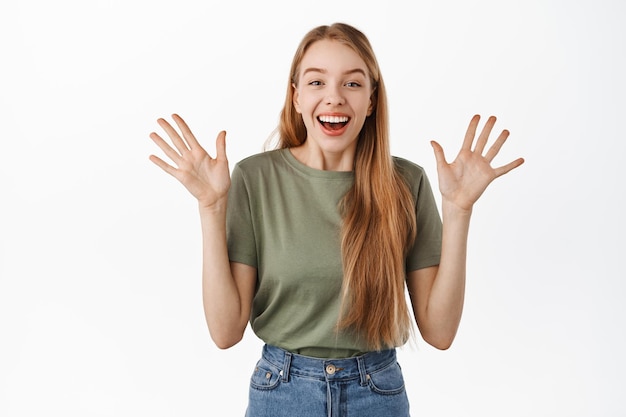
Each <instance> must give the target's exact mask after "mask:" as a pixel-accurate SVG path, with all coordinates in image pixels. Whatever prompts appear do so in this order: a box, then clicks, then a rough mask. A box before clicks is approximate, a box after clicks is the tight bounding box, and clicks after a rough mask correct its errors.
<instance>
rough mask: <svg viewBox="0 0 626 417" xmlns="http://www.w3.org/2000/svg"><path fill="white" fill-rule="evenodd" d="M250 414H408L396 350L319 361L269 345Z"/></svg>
mask: <svg viewBox="0 0 626 417" xmlns="http://www.w3.org/2000/svg"><path fill="white" fill-rule="evenodd" d="M246 417H409V401H408V398H407V395H406V391H405V388H404V379H403V377H402V371H401V369H400V365H399V364H398V362H397V360H396V351H395V350H394V349H392V350H384V351H382V352H369V353H366V354H364V355H362V356H357V357H354V358H346V359H319V358H311V357H308V356H302V355H296V354H293V353H290V352H287V351H285V350H283V349H280V348H278V347H275V346H269V345H265V346H264V347H263V354H262V356H261V359H260V360H259V361H258V363H257V365H256V367H255V369H254V372H253V374H252V377H251V379H250V394H249V402H248V409H247V411H246Z"/></svg>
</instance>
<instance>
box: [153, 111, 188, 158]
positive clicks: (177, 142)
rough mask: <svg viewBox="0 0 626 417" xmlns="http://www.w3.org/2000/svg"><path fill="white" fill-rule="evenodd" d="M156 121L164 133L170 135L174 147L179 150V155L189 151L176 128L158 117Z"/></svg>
mask: <svg viewBox="0 0 626 417" xmlns="http://www.w3.org/2000/svg"><path fill="white" fill-rule="evenodd" d="M157 123H158V124H159V126H161V127H162V128H163V130H165V133H167V135H168V136H169V137H170V139H171V140H172V143H173V144H174V146H176V149H178V152H180V154H181V155H183V154H184V153H185V152H188V151H189V148H188V147H187V144H186V143H185V142H184V141H183V140H182V138H181V137H180V135H179V134H178V132H177V131H176V129H174V128H173V127H172V125H171V124H169V123H168V122H167V120H165V119H163V118H159V119H158V120H157Z"/></svg>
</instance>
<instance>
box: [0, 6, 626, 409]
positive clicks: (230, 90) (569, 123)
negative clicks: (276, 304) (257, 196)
mask: <svg viewBox="0 0 626 417" xmlns="http://www.w3.org/2000/svg"><path fill="white" fill-rule="evenodd" d="M213 3H216V4H213ZM409 4H410V6H409ZM625 19H626V6H625V5H624V3H623V2H619V1H617V0H615V1H610V0H601V1H591V0H587V1H581V0H574V1H543V0H527V1H495V0H493V1H488V0H480V1H464V0H447V1H434V0H433V1H416V2H408V1H407V2H400V1H398V2H394V1H376V2H374V1H364V0H355V1H337V0H333V1H326V0H320V1H316V2H295V1H294V2H286V1H285V2H284V3H283V2H280V1H271V0H269V1H263V2H254V1H249V2H245V1H221V2H209V1H206V2H202V1H190V0H179V1H177V2H165V1H151V2H148V1H142V2H133V1H121V0H114V1H69V0H58V1H43V0H41V1H20V2H17V1H5V2H3V3H2V5H1V6H0V45H1V55H0V60H1V65H0V120H1V129H0V139H1V141H2V142H1V144H2V146H1V148H0V186H1V188H0V191H1V194H0V198H1V204H0V213H1V217H0V415H1V416H3V417H18V416H19V417H21V416H81V417H83V416H116V417H117V416H152V417H157V416H189V417H191V416H216V415H228V416H242V415H243V413H244V410H245V406H246V395H247V383H248V378H249V375H250V373H251V371H252V368H253V366H254V363H255V362H256V359H257V357H258V355H259V348H260V346H261V345H260V342H259V341H258V340H257V339H256V337H255V336H254V334H253V333H251V332H248V333H247V334H246V335H245V337H244V341H242V342H241V343H240V344H239V345H237V346H235V347H234V348H232V349H230V350H226V351H220V350H218V349H217V348H216V347H214V345H213V344H212V343H211V341H210V339H209V336H208V331H207V330H206V325H205V323H204V317H203V312H202V304H201V295H200V267H201V264H200V231H199V224H198V215H197V209H196V205H195V203H194V201H193V198H192V197H191V196H190V195H189V194H188V193H187V191H186V190H185V189H184V188H183V187H182V186H181V185H180V184H178V183H177V182H176V181H175V180H174V179H173V178H171V177H169V176H168V175H167V174H165V173H163V172H162V171H160V170H159V169H158V168H157V167H156V166H154V165H153V164H152V163H151V162H149V160H148V155H149V154H151V153H157V154H160V150H159V149H158V148H156V146H155V145H154V144H153V143H152V142H151V141H150V139H149V138H148V134H149V133H150V132H151V131H153V130H158V126H157V124H156V119H157V118H158V117H162V116H163V117H169V115H170V114H171V113H173V112H177V113H179V114H181V115H182V116H183V117H185V118H186V119H187V121H188V122H189V124H190V125H191V127H192V129H194V131H195V133H196V134H197V136H198V137H199V138H200V140H201V142H202V143H203V144H204V145H205V146H206V148H207V149H208V150H209V151H210V152H213V150H214V139H215V136H216V134H217V132H218V131H219V130H221V129H225V130H227V131H228V139H227V140H228V149H227V151H228V155H229V159H230V161H231V168H232V165H234V163H235V162H237V161H238V160H240V159H241V158H243V157H245V156H247V155H250V154H252V153H256V152H259V151H260V150H261V147H262V144H263V142H264V141H265V139H266V138H267V137H268V136H269V135H270V133H271V131H272V130H273V129H274V127H275V126H276V123H277V120H278V112H279V110H280V108H281V106H282V102H283V100H284V93H285V89H286V86H287V78H288V70H289V65H290V62H291V58H292V54H293V52H294V51H295V48H296V46H297V44H298V43H299V41H300V39H301V38H302V36H303V35H304V34H305V33H306V32H307V31H308V30H309V29H311V28H312V27H314V26H317V25H320V24H328V23H332V22H335V21H345V22H347V23H351V24H353V25H355V26H357V27H358V28H360V29H362V30H363V31H364V32H365V33H366V34H367V35H368V36H369V38H370V40H371V42H372V44H373V46H374V49H375V51H376V53H377V55H378V59H379V62H380V65H381V68H382V71H383V75H384V77H385V81H386V83H387V86H388V93H389V100H390V106H391V109H390V110H391V124H392V125H391V128H392V142H393V150H394V153H395V154H397V155H401V156H404V157H406V158H408V159H411V160H413V161H415V162H417V163H419V164H421V165H422V166H424V167H425V168H426V170H427V172H428V174H429V176H430V178H431V181H432V183H433V185H434V187H435V189H436V186H437V178H436V171H435V166H434V157H433V154H432V150H431V148H430V145H429V143H428V141H429V140H430V139H437V140H438V141H440V143H442V145H443V146H444V149H445V150H446V154H447V156H448V157H449V158H452V157H453V156H454V154H455V153H456V151H457V149H458V147H459V146H460V143H461V140H462V137H463V134H464V131H465V127H466V125H467V123H468V122H469V120H470V118H471V116H472V115H473V114H474V113H480V114H482V115H483V116H484V117H487V116H488V115H490V114H495V115H497V116H498V118H499V119H498V123H497V124H496V128H497V129H504V128H507V129H509V130H510V131H511V137H510V139H509V142H507V144H506V145H505V148H504V149H503V150H502V153H501V155H499V156H498V158H496V161H495V163H496V164H504V163H506V162H509V161H510V160H512V159H514V158H517V157H519V156H523V157H524V158H525V159H526V163H525V164H524V165H523V166H522V167H520V168H519V169H517V170H515V171H514V172H512V173H510V174H508V175H506V176H505V177H502V178H500V179H498V180H497V181H496V182H495V183H494V184H492V186H491V188H489V189H488V190H487V192H486V193H485V195H484V196H483V198H482V199H481V200H480V201H479V202H478V204H477V205H476V208H475V214H474V217H473V220H472V227H471V236H470V249H469V264H468V288H467V298H466V309H465V314H464V317H463V320H462V323H461V328H460V330H459V333H458V336H457V339H456V341H455V343H454V345H453V347H452V348H451V349H450V350H448V351H444V352H441V351H436V350H435V349H433V348H431V347H429V346H428V345H426V344H425V343H424V342H423V341H421V340H417V341H416V343H414V344H412V345H407V346H406V347H405V348H403V349H402V350H401V351H400V360H401V363H402V365H403V369H404V370H405V375H406V379H407V385H408V392H409V397H410V401H411V405H412V411H413V414H414V415H415V416H433V417H434V416H502V415H506V416H510V417H512V416H528V415H533V416H624V415H626V403H625V402H624V401H623V394H624V392H625V388H626V381H625V376H624V375H625V374H626V360H625V359H624V352H626V337H625V334H626V332H625V329H626V319H625V318H626V317H625V316H626V307H625V306H624V300H625V296H626V286H625V285H624V279H625V278H626V274H624V268H623V263H624V259H623V258H624V256H625V255H626V247H625V244H624V232H625V230H624V229H625V228H624V222H623V219H622V217H623V214H624V210H625V209H626V205H625V203H624V194H625V191H624V182H623V180H624V174H623V171H622V167H621V163H622V161H623V155H624V150H625V146H624V140H625V139H626V138H625V135H624V132H623V127H622V125H623V122H624V117H625V116H626V103H625V97H626V83H625V81H624V74H626V63H625V51H626V29H625V27H626V26H624V21H625ZM483 120H484V119H483Z"/></svg>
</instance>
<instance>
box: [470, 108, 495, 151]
mask: <svg viewBox="0 0 626 417" xmlns="http://www.w3.org/2000/svg"><path fill="white" fill-rule="evenodd" d="M494 124H496V117H495V116H489V118H488V119H487V122H486V123H485V126H484V127H483V130H482V131H481V132H480V136H478V140H477V141H476V146H475V147H474V152H476V153H478V154H481V155H482V153H483V150H484V149H485V146H486V145H487V141H488V140H489V135H490V134H491V130H492V129H493V125H494Z"/></svg>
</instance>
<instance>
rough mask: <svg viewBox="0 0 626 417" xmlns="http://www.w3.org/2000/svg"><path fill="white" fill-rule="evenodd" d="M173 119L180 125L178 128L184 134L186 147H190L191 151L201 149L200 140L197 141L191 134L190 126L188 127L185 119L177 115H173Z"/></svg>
mask: <svg viewBox="0 0 626 417" xmlns="http://www.w3.org/2000/svg"><path fill="white" fill-rule="evenodd" d="M172 119H174V121H175V122H176V124H177V125H178V128H179V129H180V131H181V132H182V134H183V138H184V139H185V142H186V145H187V146H188V147H189V149H194V148H201V146H200V144H199V143H198V140H197V139H196V137H195V136H194V134H193V133H192V132H191V129H190V128H189V125H187V122H185V121H184V120H183V118H182V117H180V116H179V115H177V114H173V115H172Z"/></svg>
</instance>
